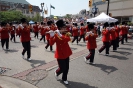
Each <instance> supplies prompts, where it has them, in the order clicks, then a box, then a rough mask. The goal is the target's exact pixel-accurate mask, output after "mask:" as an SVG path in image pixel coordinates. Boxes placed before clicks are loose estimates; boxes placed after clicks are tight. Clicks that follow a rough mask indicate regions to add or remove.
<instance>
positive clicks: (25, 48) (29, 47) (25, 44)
mask: <svg viewBox="0 0 133 88" xmlns="http://www.w3.org/2000/svg"><path fill="white" fill-rule="evenodd" d="M22 46H23V48H24V49H23V51H22V55H24V54H25V52H26V51H27V59H28V58H30V57H31V46H30V41H29V42H22Z"/></svg>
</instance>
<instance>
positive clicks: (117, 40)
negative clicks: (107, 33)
mask: <svg viewBox="0 0 133 88" xmlns="http://www.w3.org/2000/svg"><path fill="white" fill-rule="evenodd" d="M116 47H119V37H117V38H116Z"/></svg>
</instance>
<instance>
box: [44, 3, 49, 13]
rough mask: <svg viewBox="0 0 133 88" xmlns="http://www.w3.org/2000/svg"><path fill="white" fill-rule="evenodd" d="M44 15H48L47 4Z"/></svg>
mask: <svg viewBox="0 0 133 88" xmlns="http://www.w3.org/2000/svg"><path fill="white" fill-rule="evenodd" d="M44 13H45V14H48V7H47V4H46V9H45V7H44Z"/></svg>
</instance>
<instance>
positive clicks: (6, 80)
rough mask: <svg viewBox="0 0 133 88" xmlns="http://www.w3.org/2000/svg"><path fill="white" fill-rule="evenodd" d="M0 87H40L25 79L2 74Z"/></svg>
mask: <svg viewBox="0 0 133 88" xmlns="http://www.w3.org/2000/svg"><path fill="white" fill-rule="evenodd" d="M0 88H38V87H36V86H34V85H32V84H29V83H27V82H25V81H22V80H19V79H15V78H12V77H7V76H0Z"/></svg>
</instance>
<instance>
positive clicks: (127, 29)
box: [125, 24, 129, 42]
mask: <svg viewBox="0 0 133 88" xmlns="http://www.w3.org/2000/svg"><path fill="white" fill-rule="evenodd" d="M125 25H127V24H125ZM128 31H129V26H128V25H127V26H126V27H125V41H126V42H128Z"/></svg>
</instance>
